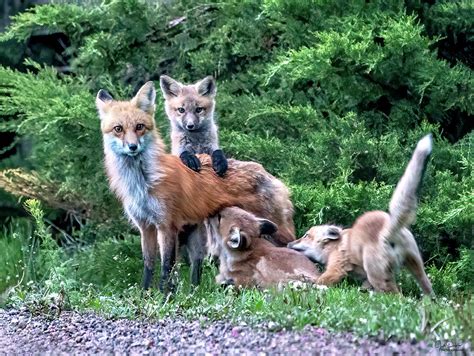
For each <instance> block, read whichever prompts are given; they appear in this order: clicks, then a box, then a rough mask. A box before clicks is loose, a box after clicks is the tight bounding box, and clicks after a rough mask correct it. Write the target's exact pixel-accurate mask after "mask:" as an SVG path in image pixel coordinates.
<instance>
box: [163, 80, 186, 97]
mask: <svg viewBox="0 0 474 356" xmlns="http://www.w3.org/2000/svg"><path fill="white" fill-rule="evenodd" d="M160 87H161V91H162V92H163V97H164V98H165V99H169V98H172V97H175V96H178V95H179V93H181V88H182V87H183V84H181V83H180V82H178V81H176V80H174V79H173V78H171V77H168V76H167V75H162V76H161V77H160Z"/></svg>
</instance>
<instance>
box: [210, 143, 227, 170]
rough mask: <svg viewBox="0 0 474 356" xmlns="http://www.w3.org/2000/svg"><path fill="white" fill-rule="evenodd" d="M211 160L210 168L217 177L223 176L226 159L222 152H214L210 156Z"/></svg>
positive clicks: (225, 168)
mask: <svg viewBox="0 0 474 356" xmlns="http://www.w3.org/2000/svg"><path fill="white" fill-rule="evenodd" d="M211 158H212V168H213V169H214V171H215V172H216V173H217V174H218V175H219V176H221V177H222V176H223V175H224V174H225V172H227V168H228V164H227V158H226V157H225V155H224V152H222V150H219V149H217V150H214V151H213V152H212V155H211Z"/></svg>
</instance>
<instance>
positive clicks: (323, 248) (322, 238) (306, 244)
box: [288, 225, 342, 265]
mask: <svg viewBox="0 0 474 356" xmlns="http://www.w3.org/2000/svg"><path fill="white" fill-rule="evenodd" d="M341 234H342V229H341V228H340V227H338V226H334V225H320V226H313V227H312V228H311V229H309V230H308V232H306V234H304V236H303V237H302V238H300V239H299V240H296V241H293V242H290V243H289V244H288V247H289V248H291V249H293V250H296V251H300V252H303V253H304V255H305V256H306V257H308V258H309V259H310V260H311V261H313V262H317V263H321V264H323V265H325V264H327V261H328V257H329V255H330V254H331V252H332V251H333V250H334V249H335V248H336V247H337V245H338V243H339V241H340V237H341Z"/></svg>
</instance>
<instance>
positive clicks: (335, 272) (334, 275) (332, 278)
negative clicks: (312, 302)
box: [316, 265, 347, 286]
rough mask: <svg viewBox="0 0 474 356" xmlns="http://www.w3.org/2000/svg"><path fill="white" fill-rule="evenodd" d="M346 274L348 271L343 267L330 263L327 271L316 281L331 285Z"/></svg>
mask: <svg viewBox="0 0 474 356" xmlns="http://www.w3.org/2000/svg"><path fill="white" fill-rule="evenodd" d="M346 275H347V273H346V272H345V271H344V270H343V269H342V268H340V267H337V266H330V265H328V267H327V268H326V271H324V273H323V274H322V275H321V276H320V277H319V278H318V279H317V280H316V283H317V284H322V285H325V286H330V285H332V284H336V283H338V282H340V281H341V279H343V278H344V277H345V276H346Z"/></svg>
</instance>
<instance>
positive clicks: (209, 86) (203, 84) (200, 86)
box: [194, 76, 217, 98]
mask: <svg viewBox="0 0 474 356" xmlns="http://www.w3.org/2000/svg"><path fill="white" fill-rule="evenodd" d="M194 85H195V86H196V90H197V92H198V93H199V95H202V96H210V97H211V98H213V97H215V96H216V92H217V86H216V81H215V80H214V78H213V77H211V76H208V77H206V78H204V79H203V80H201V81H199V82H197V83H196V84H194Z"/></svg>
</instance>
